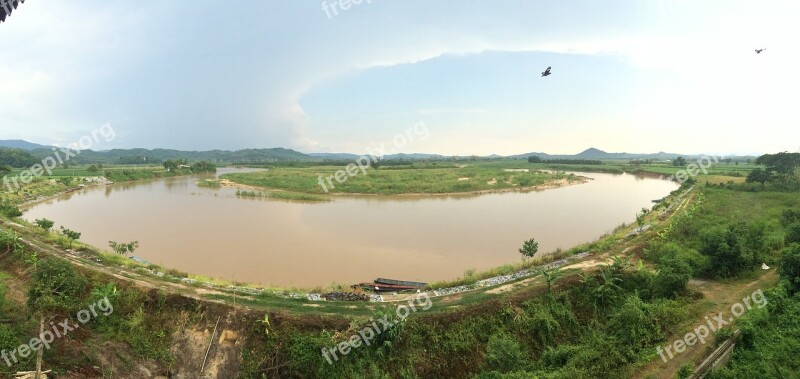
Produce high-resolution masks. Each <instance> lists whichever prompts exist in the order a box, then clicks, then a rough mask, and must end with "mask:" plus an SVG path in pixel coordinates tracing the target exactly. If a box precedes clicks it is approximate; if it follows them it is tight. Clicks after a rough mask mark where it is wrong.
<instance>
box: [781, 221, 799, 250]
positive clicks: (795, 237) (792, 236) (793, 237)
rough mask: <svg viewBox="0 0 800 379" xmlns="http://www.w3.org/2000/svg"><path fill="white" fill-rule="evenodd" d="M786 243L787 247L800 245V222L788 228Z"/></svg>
mask: <svg viewBox="0 0 800 379" xmlns="http://www.w3.org/2000/svg"><path fill="white" fill-rule="evenodd" d="M784 243H785V244H786V245H787V246H788V245H791V244H793V243H800V222H795V223H793V224H791V225H789V226H788V227H787V228H786V236H785V237H784Z"/></svg>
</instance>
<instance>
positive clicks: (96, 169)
mask: <svg viewBox="0 0 800 379" xmlns="http://www.w3.org/2000/svg"><path fill="white" fill-rule="evenodd" d="M98 170H99V169H98V168H97V166H95V165H91V166H89V168H87V169H86V171H89V172H97V171H98Z"/></svg>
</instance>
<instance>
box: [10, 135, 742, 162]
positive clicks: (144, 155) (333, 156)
mask: <svg viewBox="0 0 800 379" xmlns="http://www.w3.org/2000/svg"><path fill="white" fill-rule="evenodd" d="M0 148H6V149H19V150H21V151H25V152H27V153H30V155H32V156H34V157H36V158H37V160H41V159H43V158H44V157H46V156H49V155H52V154H53V152H52V148H51V147H50V146H44V145H40V144H36V143H32V142H28V141H24V140H0ZM6 155H7V157H6V159H8V160H9V162H11V161H13V162H14V163H16V164H20V163H21V162H27V161H29V160H30V159H28V157H24V156H15V157H14V159H13V160H12V159H11V158H9V157H8V155H9V154H8V153H7V154H6ZM17 155H18V154H17ZM360 156H361V155H360V154H352V153H309V154H304V153H301V152H299V151H295V150H292V149H285V148H281V147H275V148H266V149H244V150H236V151H230V150H209V151H182V150H174V149H141V148H138V149H112V150H106V151H94V150H84V151H81V153H80V154H78V155H77V156H76V157H73V158H72V159H70V160H71V162H73V163H78V164H88V163H104V164H116V163H123V164H130V163H155V164H160V163H161V162H163V161H166V160H170V159H187V160H190V161H203V160H205V161H211V162H217V163H270V162H286V161H322V160H330V161H353V160H355V159H358V158H359V157H360ZM530 156H538V157H539V158H541V159H545V160H547V159H583V160H631V159H649V160H657V161H666V160H672V159H675V158H677V157H684V158H686V159H693V158H699V157H700V155H692V154H676V153H665V152H658V153H649V154H634V153H609V152H605V151H603V150H600V149H597V148H594V147H591V148H588V149H586V150H584V151H582V152H580V153H577V154H572V155H569V154H560V155H559V154H547V153H541V152H540V153H537V152H531V153H526V154H517V155H510V156H501V155H497V154H492V155H489V156H482V157H481V156H447V155H440V154H426V153H410V154H405V153H398V154H388V155H386V156H384V157H383V159H387V160H420V159H432V160H438V159H451V158H456V159H473V158H515V159H527V158H528V157H530ZM727 158H733V159H737V160H744V159H748V158H753V159H754V158H755V157H750V156H737V157H733V156H731V157H727Z"/></svg>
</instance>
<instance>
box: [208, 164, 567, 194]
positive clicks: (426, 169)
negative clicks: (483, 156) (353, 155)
mask: <svg viewBox="0 0 800 379" xmlns="http://www.w3.org/2000/svg"><path fill="white" fill-rule="evenodd" d="M343 169H344V168H343V167H341V166H318V167H317V166H315V167H302V168H295V167H276V168H271V169H270V170H269V171H262V172H254V173H247V174H226V175H223V176H222V178H223V179H228V180H231V181H233V182H236V183H240V184H245V185H251V186H257V187H262V188H268V189H281V190H286V191H292V192H302V193H316V194H322V193H325V190H324V189H323V187H322V186H321V185H320V184H319V181H320V178H322V180H323V181H324V183H325V185H326V186H327V187H328V188H329V190H330V193H349V194H382V195H395V194H404V193H429V194H443V193H460V192H477V191H493V190H508V189H523V188H529V187H534V186H541V185H544V184H546V183H550V182H553V181H556V180H561V179H566V180H569V181H578V180H580V179H579V178H577V177H575V176H574V175H569V174H563V173H544V172H538V171H536V169H535V168H534V167H532V166H531V165H529V164H528V163H527V162H521V161H507V162H481V163H480V164H464V165H460V166H454V165H445V167H441V166H439V165H437V164H436V163H415V164H410V165H404V166H383V167H380V168H377V169H376V168H367V169H366V174H365V173H362V172H361V171H358V170H356V172H357V173H356V174H355V175H354V176H347V175H346V174H345V176H347V179H346V180H344V181H343V182H342V183H338V182H337V181H336V179H335V177H334V178H333V179H331V182H332V183H333V188H330V186H329V185H328V183H327V179H326V178H329V177H330V176H331V175H335V173H336V171H337V170H343ZM508 169H527V170H530V171H529V172H511V171H505V170H508ZM351 172H352V171H351Z"/></svg>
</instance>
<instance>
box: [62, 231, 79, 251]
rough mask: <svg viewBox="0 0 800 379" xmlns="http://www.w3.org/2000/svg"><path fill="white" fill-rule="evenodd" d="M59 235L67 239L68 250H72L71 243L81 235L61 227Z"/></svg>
mask: <svg viewBox="0 0 800 379" xmlns="http://www.w3.org/2000/svg"><path fill="white" fill-rule="evenodd" d="M61 235H63V236H64V237H67V239H68V240H69V248H70V249H72V243H73V242H74V241H76V240H79V239H80V238H81V234H80V233H78V232H76V231H74V230H69V229H67V228H65V227H63V226H62V227H61Z"/></svg>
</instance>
